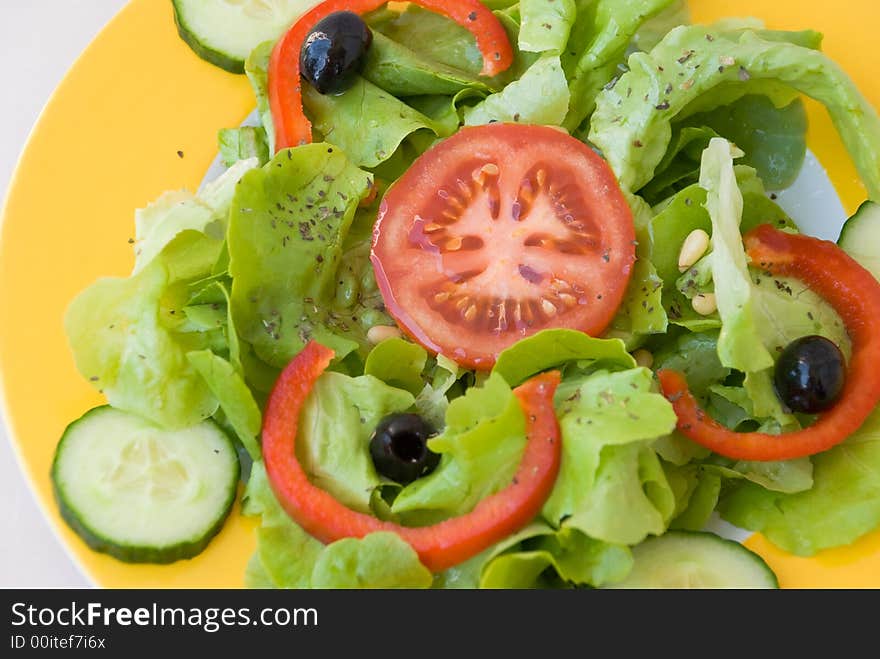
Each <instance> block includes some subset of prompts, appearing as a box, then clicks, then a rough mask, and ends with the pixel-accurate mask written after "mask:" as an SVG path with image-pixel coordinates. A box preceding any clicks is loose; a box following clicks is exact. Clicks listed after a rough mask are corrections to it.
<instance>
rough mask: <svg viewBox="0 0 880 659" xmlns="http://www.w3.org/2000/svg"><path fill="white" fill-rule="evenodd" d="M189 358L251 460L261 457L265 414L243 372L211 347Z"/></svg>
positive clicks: (188, 354) (196, 351)
mask: <svg viewBox="0 0 880 659" xmlns="http://www.w3.org/2000/svg"><path fill="white" fill-rule="evenodd" d="M186 358H187V359H188V360H189V363H190V364H191V365H192V366H193V367H194V368H195V369H196V371H198V372H199V374H200V375H201V376H202V377H203V378H204V380H205V384H207V385H208V388H209V389H210V390H211V393H212V394H214V396H215V397H216V398H217V401H218V402H219V404H220V409H222V410H223V413H224V414H225V415H226V421H227V422H228V423H229V425H231V426H232V428H233V430H235V434H236V435H237V436H238V439H239V440H240V441H241V444H242V446H244V448H245V450H246V451H247V452H248V455H250V456H251V459H252V460H259V459H260V456H261V450H260V444H259V436H260V430H261V428H262V422H263V415H262V413H261V412H260V408H259V406H258V405H257V402H256V401H255V400H254V396H253V394H252V393H251V390H250V389H248V386H247V385H246V384H245V382H244V380H243V379H242V377H241V375H240V374H239V373H238V371H236V370H235V368H234V367H233V366H232V364H230V363H229V362H228V361H226V360H225V359H223V358H222V357H218V356H217V355H215V354H214V353H213V352H211V351H210V350H195V351H193V352H188V353H187V354H186Z"/></svg>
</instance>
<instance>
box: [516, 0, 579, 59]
mask: <svg viewBox="0 0 880 659" xmlns="http://www.w3.org/2000/svg"><path fill="white" fill-rule="evenodd" d="M519 12H520V16H521V20H520V29H519V44H518V45H519V48H520V50H526V51H529V52H532V53H543V52H550V53H552V54H554V55H559V54H560V53H561V52H562V51H563V50H564V49H565V44H566V43H568V34H569V32H570V31H571V26H572V25H573V24H574V21H575V17H576V16H577V6H576V3H575V0H521V1H520V3H519Z"/></svg>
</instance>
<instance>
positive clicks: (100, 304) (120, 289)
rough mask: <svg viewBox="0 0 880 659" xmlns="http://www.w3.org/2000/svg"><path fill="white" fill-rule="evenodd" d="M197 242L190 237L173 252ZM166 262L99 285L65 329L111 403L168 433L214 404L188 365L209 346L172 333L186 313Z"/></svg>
mask: <svg viewBox="0 0 880 659" xmlns="http://www.w3.org/2000/svg"><path fill="white" fill-rule="evenodd" d="M194 235H196V236H199V235H201V234H195V232H191V231H188V232H186V233H185V234H184V235H182V236H179V237H178V238H176V239H175V240H173V241H172V243H171V244H172V245H174V244H175V243H176V244H179V243H180V241H182V240H184V241H187V240H189V239H190V238H191V237H192V236H194ZM183 306H184V301H183V298H182V296H181V289H180V288H179V287H175V286H174V282H173V281H172V280H171V278H170V275H169V270H168V268H167V267H166V266H165V263H164V260H163V259H162V258H157V259H154V260H153V261H152V262H151V263H150V264H149V265H148V266H146V267H145V268H144V269H143V270H141V271H140V272H139V273H138V274H136V275H133V276H132V277H129V278H127V279H120V278H105V279H100V280H98V281H97V282H95V283H94V284H92V285H91V286H89V287H88V288H87V289H85V290H84V291H82V292H81V293H80V294H79V295H77V297H76V298H74V300H73V301H72V302H71V304H70V306H69V307H68V309H67V313H66V314H65V317H64V327H65V331H66V333H67V337H68V341H69V342H70V346H71V348H72V349H73V356H74V359H75V361H76V366H77V369H78V370H79V372H80V373H82V375H83V377H85V378H87V379H88V380H89V382H90V383H92V384H93V385H94V386H95V387H96V388H97V389H98V390H99V391H101V393H103V394H104V395H105V396H106V398H107V401H108V402H109V403H110V404H111V405H112V406H113V407H116V408H118V409H121V410H125V411H128V412H133V413H135V414H139V415H141V416H143V417H146V418H147V419H150V420H151V421H153V422H155V423H157V424H159V425H161V426H163V427H165V428H185V427H188V426H191V425H194V424H196V423H198V422H200V421H202V420H204V419H206V418H208V417H209V416H211V415H213V414H214V412H215V411H216V409H217V399H216V398H215V397H214V395H213V394H212V393H211V390H210V388H209V387H208V386H207V384H206V383H205V381H204V380H203V379H202V377H201V375H199V373H198V372H197V371H196V370H195V368H194V367H193V366H192V365H191V364H190V363H189V361H188V360H187V358H186V355H187V353H188V352H190V351H193V350H202V349H204V348H206V347H208V346H209V344H210V342H211V337H210V336H209V335H208V334H207V333H205V332H190V333H181V332H175V331H174V329H173V324H174V323H176V322H177V321H175V320H174V316H173V315H172V314H171V312H172V311H174V310H175V309H179V308H182V307H183Z"/></svg>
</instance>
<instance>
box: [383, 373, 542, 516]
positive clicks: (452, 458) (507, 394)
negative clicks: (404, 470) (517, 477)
mask: <svg viewBox="0 0 880 659" xmlns="http://www.w3.org/2000/svg"><path fill="white" fill-rule="evenodd" d="M525 443H526V436H525V418H524V417H523V413H522V408H521V407H520V404H519V401H518V399H517V398H516V396H514V395H513V392H512V390H511V388H510V387H509V386H508V385H507V383H506V382H505V381H504V379H503V378H501V377H500V376H499V375H492V376H490V377H489V378H488V379H487V380H486V382H485V383H484V384H483V386H481V387H471V388H470V389H468V390H467V391H466V392H465V394H464V395H463V396H461V397H459V398H456V399H455V400H453V401H452V402H451V403H449V408H448V410H447V412H446V427H445V429H444V430H443V432H442V433H441V434H440V435H438V436H437V437H434V438H433V439H431V440H429V442H428V447H429V448H430V449H431V450H432V451H434V452H436V453H439V454H440V455H441V459H440V464H439V466H438V467H437V468H436V469H435V470H434V471H433V472H431V473H430V474H428V475H427V476H424V477H422V478H420V479H418V480H416V481H414V482H412V483H410V484H409V485H407V486H406V487H405V488H403V489H402V490H401V491H400V493H399V494H398V495H397V497H396V498H395V500H394V503H393V504H392V506H391V510H392V512H393V513H394V514H396V515H400V516H401V519H402V520H403V521H404V522H406V523H416V522H417V523H419V524H421V523H425V522H434V521H438V520H440V519H445V518H447V517H453V516H456V515H461V514H464V513H466V512H469V511H470V510H471V509H472V508H473V507H474V506H475V505H476V504H477V503H478V502H479V501H480V500H482V499H484V498H485V497H487V496H490V495H492V494H494V493H495V492H498V491H499V490H501V489H503V488H504V487H506V486H507V485H509V484H510V482H511V479H512V478H513V475H514V473H516V469H517V467H518V466H519V462H520V459H521V458H522V453H523V450H525Z"/></svg>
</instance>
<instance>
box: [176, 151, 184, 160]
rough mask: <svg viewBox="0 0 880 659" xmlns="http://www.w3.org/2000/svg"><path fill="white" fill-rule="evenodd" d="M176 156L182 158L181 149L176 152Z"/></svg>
mask: <svg viewBox="0 0 880 659" xmlns="http://www.w3.org/2000/svg"><path fill="white" fill-rule="evenodd" d="M177 157H178V158H180V159H183V151H178V152H177Z"/></svg>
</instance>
